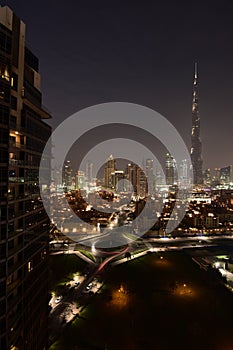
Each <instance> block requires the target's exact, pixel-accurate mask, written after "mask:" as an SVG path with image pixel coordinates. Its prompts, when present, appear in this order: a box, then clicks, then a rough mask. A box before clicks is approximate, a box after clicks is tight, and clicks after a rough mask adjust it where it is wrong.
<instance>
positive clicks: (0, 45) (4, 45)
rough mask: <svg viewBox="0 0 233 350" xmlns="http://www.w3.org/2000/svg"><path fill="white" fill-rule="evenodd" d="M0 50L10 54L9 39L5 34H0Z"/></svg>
mask: <svg viewBox="0 0 233 350" xmlns="http://www.w3.org/2000/svg"><path fill="white" fill-rule="evenodd" d="M0 50H2V51H4V52H6V53H7V54H10V53H11V38H10V37H9V36H8V35H6V34H5V33H2V32H0Z"/></svg>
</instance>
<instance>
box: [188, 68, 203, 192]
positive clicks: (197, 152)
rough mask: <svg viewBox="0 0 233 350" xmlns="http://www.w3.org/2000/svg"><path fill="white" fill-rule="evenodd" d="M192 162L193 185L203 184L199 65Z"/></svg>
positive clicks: (194, 111) (195, 94)
mask: <svg viewBox="0 0 233 350" xmlns="http://www.w3.org/2000/svg"><path fill="white" fill-rule="evenodd" d="M191 160H192V166H193V183H194V185H201V184H202V183H203V173H202V144H201V138H200V116H199V109H198V75H197V63H195V73H194V83H193V101H192V135H191Z"/></svg>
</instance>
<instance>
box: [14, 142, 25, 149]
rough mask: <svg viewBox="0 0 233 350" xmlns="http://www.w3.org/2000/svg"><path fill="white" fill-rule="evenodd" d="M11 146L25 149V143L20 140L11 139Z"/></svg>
mask: <svg viewBox="0 0 233 350" xmlns="http://www.w3.org/2000/svg"><path fill="white" fill-rule="evenodd" d="M10 147H11V148H19V149H25V147H26V146H25V145H23V144H21V143H20V142H13V141H10Z"/></svg>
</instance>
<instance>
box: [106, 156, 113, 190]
mask: <svg viewBox="0 0 233 350" xmlns="http://www.w3.org/2000/svg"><path fill="white" fill-rule="evenodd" d="M115 170H116V160H115V159H114V158H113V156H112V155H110V157H109V158H108V160H107V162H106V164H105V167H104V186H105V187H106V188H112V187H113V183H112V173H114V171H115Z"/></svg>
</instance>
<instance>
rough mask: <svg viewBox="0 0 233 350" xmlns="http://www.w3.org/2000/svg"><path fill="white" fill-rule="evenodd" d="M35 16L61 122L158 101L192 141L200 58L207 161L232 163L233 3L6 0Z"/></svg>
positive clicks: (47, 97)
mask: <svg viewBox="0 0 233 350" xmlns="http://www.w3.org/2000/svg"><path fill="white" fill-rule="evenodd" d="M2 4H6V5H8V6H12V8H14V10H15V11H16V12H17V14H18V16H20V17H22V19H23V20H24V21H25V22H26V23H27V24H28V27H30V30H28V33H27V42H28V44H29V46H30V48H31V49H33V50H34V51H35V52H36V54H37V55H39V56H40V67H41V71H43V77H42V87H43V92H44V103H45V104H46V106H47V107H48V108H49V109H50V110H51V111H52V114H53V116H54V117H53V119H52V120H51V124H52V125H53V127H55V126H57V125H58V124H59V123H60V122H61V121H63V120H64V119H65V118H66V117H68V116H69V115H71V114H72V113H74V112H76V111H78V110H80V109H82V108H84V107H88V106H90V105H93V104H97V103H103V102H110V101H126V102H134V103H138V104H142V105H145V106H148V107H151V108H153V109H155V110H156V111H158V112H159V113H161V114H162V115H164V116H165V117H166V118H168V120H170V121H171V122H172V123H173V124H174V126H175V127H176V128H177V129H178V131H179V132H180V134H181V135H182V137H183V138H184V140H185V142H186V144H187V146H188V147H190V130H191V100H192V83H193V74H194V62H195V61H197V62H198V64H199V109H200V115H201V127H202V128H201V137H202V141H203V160H204V169H205V168H212V169H214V168H215V167H223V166H226V165H229V164H232V163H233V160H232V155H231V149H232V147H233V143H232V135H231V129H232V126H233V125H232V123H233V122H232V120H233V119H232V114H233V107H232V103H231V100H232V93H233V91H232V79H233V72H232V60H233V48H232V34H233V28H232V19H231V15H232V3H231V2H230V1H221V2H219V1H205V2H201V1H195V2H190V3H186V2H182V1H181V2H178V3H176V2H172V1H165V2H163V3H161V2H155V3H149V2H147V3H146V4H143V5H142V4H141V3H140V2H133V3H132V2H130V1H126V2H124V3H109V2H105V1H101V2H98V3H96V2H91V1H90V2H89V1H88V2H79V1H78V2H77V1H69V2H67V3H64V2H61V1H49V2H47V1H44V0H42V1H40V2H38V1H35V0H33V1H30V2H29V1H24V2H21V3H19V2H18V1H13V0H12V1H11V0H9V1H2Z"/></svg>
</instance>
